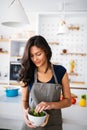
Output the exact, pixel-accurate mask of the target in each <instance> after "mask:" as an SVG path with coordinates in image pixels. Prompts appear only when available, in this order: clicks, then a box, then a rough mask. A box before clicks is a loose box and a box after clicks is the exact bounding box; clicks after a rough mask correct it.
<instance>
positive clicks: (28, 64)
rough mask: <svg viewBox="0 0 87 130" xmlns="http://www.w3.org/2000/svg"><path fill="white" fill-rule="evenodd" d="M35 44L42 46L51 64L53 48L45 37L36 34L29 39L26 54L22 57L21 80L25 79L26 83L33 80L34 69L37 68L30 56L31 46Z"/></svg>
mask: <svg viewBox="0 0 87 130" xmlns="http://www.w3.org/2000/svg"><path fill="white" fill-rule="evenodd" d="M34 45H35V46H37V47H38V48H41V49H42V50H43V51H44V52H45V53H46V57H47V62H48V66H49V65H50V59H51V56H52V52H51V48H50V46H49V45H48V43H47V41H46V40H45V38H44V37H42V36H40V35H36V36H33V37H31V38H30V39H29V40H28V41H27V44H26V46H25V50H24V54H23V57H22V59H21V69H20V71H19V81H23V82H24V83H25V84H26V85H28V83H30V82H31V81H32V78H33V74H34V70H35V68H36V66H35V65H34V63H33V62H32V61H31V58H30V48H31V47H32V46H34Z"/></svg>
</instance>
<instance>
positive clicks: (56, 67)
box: [53, 64, 66, 71]
mask: <svg viewBox="0 0 87 130" xmlns="http://www.w3.org/2000/svg"><path fill="white" fill-rule="evenodd" d="M53 67H54V69H55V70H56V71H57V70H58V71H66V68H65V67H64V66H62V65H56V64H53Z"/></svg>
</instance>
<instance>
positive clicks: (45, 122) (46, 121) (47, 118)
mask: <svg viewBox="0 0 87 130" xmlns="http://www.w3.org/2000/svg"><path fill="white" fill-rule="evenodd" d="M48 120H49V114H47V117H46V119H45V121H44V123H43V124H42V125H41V127H44V126H45V125H46V124H47V123H48Z"/></svg>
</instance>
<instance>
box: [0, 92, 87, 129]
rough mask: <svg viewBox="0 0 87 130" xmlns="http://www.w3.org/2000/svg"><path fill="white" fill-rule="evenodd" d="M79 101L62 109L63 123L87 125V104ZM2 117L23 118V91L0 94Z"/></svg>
mask: <svg viewBox="0 0 87 130" xmlns="http://www.w3.org/2000/svg"><path fill="white" fill-rule="evenodd" d="M78 102H79V101H78V100H77V103H76V104H74V105H72V106H71V107H68V108H64V109H62V117H63V123H65V124H74V125H83V126H87V106H86V107H80V106H79V104H78ZM0 118H7V119H8V118H9V119H16V118H17V119H20V120H23V111H22V104H21V93H19V95H18V96H16V97H6V95H5V93H3V94H0Z"/></svg>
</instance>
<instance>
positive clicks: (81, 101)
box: [79, 94, 86, 107]
mask: <svg viewBox="0 0 87 130" xmlns="http://www.w3.org/2000/svg"><path fill="white" fill-rule="evenodd" d="M79 105H80V106H81V107H86V94H83V95H81V99H80V102H79Z"/></svg>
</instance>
